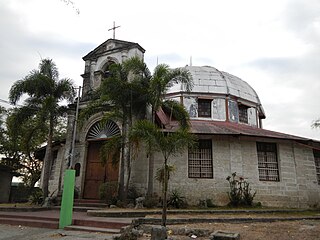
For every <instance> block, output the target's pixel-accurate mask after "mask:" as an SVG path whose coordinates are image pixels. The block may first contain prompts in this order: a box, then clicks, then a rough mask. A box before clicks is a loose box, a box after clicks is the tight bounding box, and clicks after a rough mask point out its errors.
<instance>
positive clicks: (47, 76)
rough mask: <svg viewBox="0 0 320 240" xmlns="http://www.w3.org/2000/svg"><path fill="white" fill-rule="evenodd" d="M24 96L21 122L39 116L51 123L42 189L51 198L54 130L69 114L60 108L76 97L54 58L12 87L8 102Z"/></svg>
mask: <svg viewBox="0 0 320 240" xmlns="http://www.w3.org/2000/svg"><path fill="white" fill-rule="evenodd" d="M23 94H27V95H28V98H27V99H26V100H25V104H24V106H22V107H21V108H20V111H19V112H20V114H21V116H22V117H20V119H28V118H31V117H36V119H37V124H39V125H41V124H43V123H44V122H48V126H49V127H48V131H47V139H46V140H47V146H46V153H45V157H44V163H43V182H42V190H43V195H44V198H46V197H48V194H49V191H48V185H49V175H50V167H51V163H52V157H53V154H52V142H53V135H54V127H55V125H56V123H57V119H58V116H61V115H62V114H63V113H65V112H66V110H67V107H66V106H62V105H59V103H60V102H61V101H62V100H67V101H69V102H72V101H73V99H74V96H75V91H74V88H73V84H72V82H71V80H70V79H68V78H64V79H59V72H58V69H57V67H56V65H55V63H54V62H53V60H52V59H43V60H41V62H40V64H39V69H37V70H32V71H31V72H30V73H29V74H28V75H27V76H26V77H24V78H23V79H21V80H18V81H17V82H15V83H14V84H13V86H12V87H11V89H10V92H9V100H10V102H11V103H12V104H16V103H17V102H18V101H19V100H20V99H21V97H22V95H23Z"/></svg>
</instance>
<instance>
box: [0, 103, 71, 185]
mask: <svg viewBox="0 0 320 240" xmlns="http://www.w3.org/2000/svg"><path fill="white" fill-rule="evenodd" d="M20 110H21V109H20V108H15V109H9V110H8V111H6V112H7V117H6V118H5V124H4V125H5V128H4V129H3V134H2V135H1V136H2V140H1V147H0V153H1V154H3V155H5V158H4V159H2V161H1V162H2V163H3V164H5V165H8V166H11V167H13V168H14V169H15V170H16V171H17V172H19V173H20V174H21V178H22V181H23V182H24V184H25V185H27V186H29V187H33V186H34V185H35V183H36V182H37V181H38V180H39V179H40V175H41V167H42V161H40V160H39V159H37V157H36V156H35V152H36V151H37V150H38V149H39V148H40V147H41V146H42V144H43V143H44V142H45V141H46V132H47V131H48V125H47V124H46V123H45V124H37V120H36V118H35V117H33V118H29V119H19V117H21V116H22V114H21V113H20ZM55 129H56V131H55V133H56V134H55V136H54V140H61V139H63V138H64V137H65V129H66V122H65V119H64V118H59V119H58V124H57V126H55Z"/></svg>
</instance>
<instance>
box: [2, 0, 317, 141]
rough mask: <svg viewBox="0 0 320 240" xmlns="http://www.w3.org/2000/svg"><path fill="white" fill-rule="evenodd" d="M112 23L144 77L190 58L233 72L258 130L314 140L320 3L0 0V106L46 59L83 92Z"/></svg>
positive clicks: (306, 0) (195, 63)
mask: <svg viewBox="0 0 320 240" xmlns="http://www.w3.org/2000/svg"><path fill="white" fill-rule="evenodd" d="M114 21H115V22H116V25H117V26H118V25H119V26H120V27H119V28H117V30H116V38H117V39H120V40H125V41H131V42H137V43H139V44H140V45H141V46H142V47H143V48H144V49H146V53H145V62H146V63H147V65H148V66H149V68H150V69H151V70H153V68H154V67H155V66H156V64H157V59H158V62H159V63H166V64H169V65H170V67H172V68H175V67H183V66H185V65H187V64H190V59H191V58H192V65H193V66H205V65H206V66H213V67H216V68H217V69H219V70H221V71H225V72H228V73H230V74H233V75H235V76H237V77H240V78H241V79H243V80H244V81H246V82H248V83H249V84H250V85H251V86H252V87H253V88H254V89H255V91H256V92H257V94H258V95H259V98H260V101H261V103H262V105H263V108H264V110H265V113H266V116H267V118H266V119H265V120H264V121H263V126H264V128H265V129H269V130H273V131H278V132H283V133H288V134H292V135H297V136H302V137H307V138H312V139H316V140H320V129H312V128H311V124H312V122H313V121H314V120H315V119H318V118H320V101H319V92H320V1H319V0H241V1H239V0H199V1H191V0H184V1H182V0H180V1H179V0H161V1H153V0H136V1H132V0H117V1H105V0H90V1H88V0H73V1H70V0H0V34H1V37H0V57H1V58H0V61H1V67H0V83H1V87H0V101H1V100H7V99H8V92H9V90H10V87H11V86H12V84H13V83H14V82H15V81H17V80H20V79H22V78H23V77H24V76H26V75H27V74H28V73H29V72H30V71H31V70H33V69H37V68H38V64H39V62H40V60H41V59H43V58H51V59H53V60H54V62H55V63H56V65H57V67H58V70H59V72H60V78H65V77H68V78H71V79H73V81H74V83H75V84H76V85H82V78H81V76H80V75H81V74H82V73H83V72H84V61H83V60H82V57H83V56H85V55H86V54H87V53H89V52H90V51H91V50H93V49H94V48H95V47H97V46H98V45H100V44H101V43H103V42H104V41H106V40H107V39H109V38H112V31H108V29H110V28H111V27H112V26H113V22H114ZM0 104H1V105H2V106H4V107H10V105H8V104H5V103H2V102H0Z"/></svg>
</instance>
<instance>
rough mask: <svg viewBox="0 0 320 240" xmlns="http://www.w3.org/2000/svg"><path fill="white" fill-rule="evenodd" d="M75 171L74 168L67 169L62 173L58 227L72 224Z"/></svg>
mask: <svg viewBox="0 0 320 240" xmlns="http://www.w3.org/2000/svg"><path fill="white" fill-rule="evenodd" d="M75 173H76V171H75V170H72V169H67V170H66V172H65V174H64V181H63V182H64V183H63V192H62V202H61V209H60V220H59V228H64V227H66V226H69V225H71V224H72V210H73V196H74V182H75V176H76V174H75Z"/></svg>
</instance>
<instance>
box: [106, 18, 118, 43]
mask: <svg viewBox="0 0 320 240" xmlns="http://www.w3.org/2000/svg"><path fill="white" fill-rule="evenodd" d="M118 27H120V26H116V23H115V22H113V28H110V29H108V31H111V30H113V39H116V28H118Z"/></svg>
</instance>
